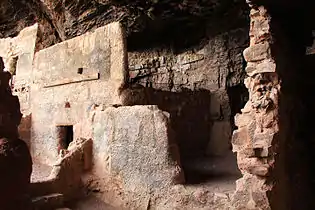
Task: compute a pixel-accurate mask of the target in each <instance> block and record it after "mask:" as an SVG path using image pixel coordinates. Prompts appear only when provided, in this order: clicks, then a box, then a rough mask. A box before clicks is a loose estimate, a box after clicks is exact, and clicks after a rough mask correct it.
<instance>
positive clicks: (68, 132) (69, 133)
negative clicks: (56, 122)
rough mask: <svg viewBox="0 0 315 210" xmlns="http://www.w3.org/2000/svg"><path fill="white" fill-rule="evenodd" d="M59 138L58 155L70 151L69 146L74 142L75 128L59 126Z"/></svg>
mask: <svg viewBox="0 0 315 210" xmlns="http://www.w3.org/2000/svg"><path fill="white" fill-rule="evenodd" d="M57 138H58V154H59V153H60V151H61V150H65V149H68V146H69V145H70V143H71V142H72V141H73V126H72V125H68V126H57Z"/></svg>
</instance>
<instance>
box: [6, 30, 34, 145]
mask: <svg viewBox="0 0 315 210" xmlns="http://www.w3.org/2000/svg"><path fill="white" fill-rule="evenodd" d="M37 31H38V24H35V25H33V26H31V27H28V28H25V29H23V30H22V31H21V32H20V33H19V35H18V36H16V37H14V38H6V39H0V57H2V59H3V60H4V67H5V69H6V71H8V72H10V73H11V74H12V81H11V82H10V86H11V89H12V94H13V95H15V96H18V98H19V102H20V106H21V107H20V109H21V112H22V114H23V117H22V121H21V123H20V126H19V134H20V138H21V139H23V140H24V141H26V142H27V143H28V144H29V142H30V138H31V137H30V131H31V128H30V127H31V120H30V118H31V107H30V106H31V104H30V85H31V82H32V68H33V66H32V65H33V58H34V52H35V43H36V39H37Z"/></svg>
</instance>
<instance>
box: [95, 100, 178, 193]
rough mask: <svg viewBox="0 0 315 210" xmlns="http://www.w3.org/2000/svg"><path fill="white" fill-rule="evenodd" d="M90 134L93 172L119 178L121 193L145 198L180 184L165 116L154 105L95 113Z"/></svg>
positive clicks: (175, 153) (172, 143) (175, 155)
mask: <svg viewBox="0 0 315 210" xmlns="http://www.w3.org/2000/svg"><path fill="white" fill-rule="evenodd" d="M93 133H94V136H95V139H94V149H93V151H94V164H95V165H94V172H95V173H96V174H97V175H98V176H99V177H100V178H104V176H106V174H108V176H110V177H116V178H119V179H121V181H122V184H121V185H122V189H123V191H125V192H129V193H130V192H131V193H134V194H140V195H142V196H144V198H145V197H147V196H148V195H150V193H152V192H156V191H157V190H159V192H160V193H161V192H163V191H165V190H167V189H168V188H169V187H170V186H172V185H174V184H178V183H183V182H184V173H183V170H182V169H181V165H180V156H179V152H178V148H177V144H176V142H175V141H174V137H173V134H172V131H171V129H170V125H169V114H168V113H165V112H163V111H161V110H159V109H158V108H157V106H131V107H119V108H107V109H106V110H105V111H103V112H96V114H95V118H94V125H93Z"/></svg>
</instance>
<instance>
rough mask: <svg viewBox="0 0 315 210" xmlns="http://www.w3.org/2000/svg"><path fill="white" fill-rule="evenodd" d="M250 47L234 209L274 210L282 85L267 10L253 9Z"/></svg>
mask: <svg viewBox="0 0 315 210" xmlns="http://www.w3.org/2000/svg"><path fill="white" fill-rule="evenodd" d="M250 18H251V22H250V46H249V47H248V48H247V49H246V50H245V51H244V57H245V59H246V61H247V62H248V63H247V67H246V72H247V75H248V77H247V78H246V80H245V85H246V87H247V88H248V91H249V101H248V102H247V104H246V105H245V107H244V109H242V113H241V114H238V115H237V116H236V117H235V121H236V126H238V129H237V130H236V131H235V132H234V134H233V139H232V143H233V150H234V151H235V152H237V162H238V166H239V169H240V170H241V172H242V174H243V177H242V178H241V179H240V180H238V181H237V183H236V191H235V193H234V195H233V197H232V205H233V206H234V208H235V209H261V210H262V209H271V207H270V203H269V200H268V199H269V197H268V195H269V193H270V191H272V189H273V187H274V184H273V182H272V181H270V180H269V177H270V174H271V173H272V170H273V167H274V163H275V155H276V153H277V145H278V133H279V128H278V124H279V123H278V97H279V91H280V81H279V78H278V75H277V73H276V64H275V61H274V60H273V58H272V57H271V43H272V35H271V33H270V20H271V17H270V15H269V13H268V11H267V10H266V8H265V7H263V6H260V7H252V8H251V13H250Z"/></svg>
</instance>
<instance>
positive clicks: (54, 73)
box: [31, 23, 126, 164]
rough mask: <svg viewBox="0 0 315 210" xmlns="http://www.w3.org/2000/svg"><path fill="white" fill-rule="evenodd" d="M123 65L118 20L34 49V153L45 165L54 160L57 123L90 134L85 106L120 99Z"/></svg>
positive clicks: (88, 108) (77, 133)
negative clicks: (45, 46)
mask: <svg viewBox="0 0 315 210" xmlns="http://www.w3.org/2000/svg"><path fill="white" fill-rule="evenodd" d="M124 67H125V46H124V36H123V30H122V28H121V26H120V24H119V23H113V24H110V25H108V26H105V27H102V28H99V29H97V30H96V31H95V32H93V33H87V34H85V35H83V36H79V37H76V38H74V39H71V40H68V41H66V42H62V43H60V44H57V45H55V46H53V47H50V48H47V49H45V50H42V51H40V52H38V53H37V54H36V56H35V61H34V71H33V85H32V88H31V91H32V102H31V103H32V113H33V117H32V154H33V157H34V158H36V159H38V161H40V162H44V163H47V164H51V163H53V162H54V161H55V160H56V158H57V156H58V148H57V147H58V142H57V137H58V136H57V134H58V132H57V126H73V135H74V137H73V139H76V138H79V137H83V138H91V118H92V116H91V115H90V111H91V110H93V109H94V108H95V107H102V106H106V105H109V104H117V103H119V96H118V89H119V88H120V86H121V85H122V84H123V82H124V81H125V72H126V71H125V69H124Z"/></svg>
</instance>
